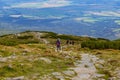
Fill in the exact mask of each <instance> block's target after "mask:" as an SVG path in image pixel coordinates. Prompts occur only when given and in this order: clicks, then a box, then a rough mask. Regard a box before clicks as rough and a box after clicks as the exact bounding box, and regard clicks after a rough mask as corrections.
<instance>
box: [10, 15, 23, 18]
mask: <svg viewBox="0 0 120 80" xmlns="http://www.w3.org/2000/svg"><path fill="white" fill-rule="evenodd" d="M10 17H13V18H19V17H21V15H10Z"/></svg>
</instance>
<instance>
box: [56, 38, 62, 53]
mask: <svg viewBox="0 0 120 80" xmlns="http://www.w3.org/2000/svg"><path fill="white" fill-rule="evenodd" d="M60 44H61V43H60V39H59V38H58V39H57V41H56V47H57V51H59V50H61V45H60Z"/></svg>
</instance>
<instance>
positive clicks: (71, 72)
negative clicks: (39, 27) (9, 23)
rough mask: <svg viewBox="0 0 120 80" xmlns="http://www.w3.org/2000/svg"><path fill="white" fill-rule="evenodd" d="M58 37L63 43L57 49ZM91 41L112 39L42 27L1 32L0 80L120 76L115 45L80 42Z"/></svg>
mask: <svg viewBox="0 0 120 80" xmlns="http://www.w3.org/2000/svg"><path fill="white" fill-rule="evenodd" d="M57 38H60V39H61V43H62V44H61V45H62V51H60V52H57V51H56V45H55V42H56V39H57ZM68 39H69V40H74V41H75V44H74V45H66V40H68ZM92 41H93V42H95V44H96V43H97V44H98V42H112V41H109V40H107V39H102V38H90V37H80V36H73V35H65V34H57V33H53V32H45V31H40V32H39V31H26V32H22V33H16V34H9V35H3V36H1V37H0V80H59V79H60V80H61V79H63V80H76V79H78V78H80V79H81V80H83V79H85V80H88V79H91V80H93V78H94V79H97V80H98V79H104V80H108V79H114V80H117V79H120V77H119V75H120V72H119V70H120V64H119V63H120V62H119V59H120V51H119V50H118V49H117V48H116V49H112V48H114V46H113V47H112V48H111V49H110V47H109V48H108V47H104V48H106V49H102V48H103V47H102V48H101V47H100V45H98V46H99V48H98V49H92V48H91V47H90V46H91V44H89V46H87V45H86V46H85V45H84V46H83V44H85V42H86V43H87V42H92ZM117 42H118V41H117ZM110 45H111V44H110ZM114 45H116V44H114ZM108 46H109V45H108ZM91 60H92V61H91ZM116 62H117V63H118V64H116ZM106 63H107V64H106ZM91 68H92V70H91ZM82 69H84V70H88V71H90V72H88V71H84V70H82ZM79 70H82V71H80V72H79ZM89 73H90V74H89ZM83 75H87V76H88V77H84V76H83ZM90 75H92V76H91V78H89V76H90Z"/></svg>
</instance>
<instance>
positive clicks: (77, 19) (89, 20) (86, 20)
mask: <svg viewBox="0 0 120 80" xmlns="http://www.w3.org/2000/svg"><path fill="white" fill-rule="evenodd" d="M74 20H75V21H77V22H80V21H83V22H88V23H95V22H96V21H99V20H98V19H94V18H90V17H77V18H74Z"/></svg>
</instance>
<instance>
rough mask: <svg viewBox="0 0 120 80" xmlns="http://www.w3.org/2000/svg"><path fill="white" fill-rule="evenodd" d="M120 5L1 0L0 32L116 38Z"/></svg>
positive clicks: (90, 0) (111, 0) (103, 0)
mask: <svg viewBox="0 0 120 80" xmlns="http://www.w3.org/2000/svg"><path fill="white" fill-rule="evenodd" d="M119 7H120V1H118V0H100V1H98V0H84V1H83V0H60V1H58V0H34V1H33V0H29V1H28V0H1V1H0V34H1V35H2V34H5V33H15V32H19V31H25V30H44V31H45V30H46V31H54V32H57V33H65V34H74V35H80V36H92V37H101V38H107V39H117V38H120V11H119ZM103 34H104V35H103Z"/></svg>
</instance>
